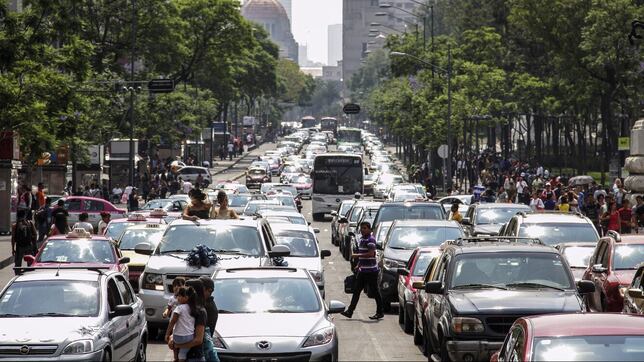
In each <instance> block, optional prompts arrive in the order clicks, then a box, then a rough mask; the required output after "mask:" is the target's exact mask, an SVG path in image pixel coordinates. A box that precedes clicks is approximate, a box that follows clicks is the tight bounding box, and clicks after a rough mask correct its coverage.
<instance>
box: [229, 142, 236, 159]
mask: <svg viewBox="0 0 644 362" xmlns="http://www.w3.org/2000/svg"><path fill="white" fill-rule="evenodd" d="M234 151H235V147H234V146H233V143H232V142H231V141H228V160H229V161H232V160H233V156H234V155H233V152H234Z"/></svg>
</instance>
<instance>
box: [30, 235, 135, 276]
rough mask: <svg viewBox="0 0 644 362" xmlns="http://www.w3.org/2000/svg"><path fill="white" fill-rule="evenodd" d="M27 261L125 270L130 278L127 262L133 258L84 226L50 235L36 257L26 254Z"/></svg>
mask: <svg viewBox="0 0 644 362" xmlns="http://www.w3.org/2000/svg"><path fill="white" fill-rule="evenodd" d="M24 261H25V262H27V265H29V266H31V267H51V266H54V267H55V266H60V265H70V266H80V267H87V268H104V269H109V270H114V271H117V272H121V273H122V274H123V275H124V276H125V278H129V268H128V266H127V263H129V262H130V258H128V257H124V256H123V255H122V254H121V252H120V251H119V250H118V248H117V247H116V244H114V243H113V242H112V239H110V238H108V237H105V236H103V235H93V234H90V233H88V232H87V230H85V229H80V228H77V229H74V230H72V231H70V232H69V233H67V234H65V235H55V236H51V237H49V238H47V240H45V242H44V243H43V244H42V246H41V247H40V250H38V253H36V256H32V255H25V257H24Z"/></svg>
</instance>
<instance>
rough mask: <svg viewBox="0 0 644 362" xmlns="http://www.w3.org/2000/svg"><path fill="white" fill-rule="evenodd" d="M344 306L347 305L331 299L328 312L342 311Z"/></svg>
mask: <svg viewBox="0 0 644 362" xmlns="http://www.w3.org/2000/svg"><path fill="white" fill-rule="evenodd" d="M346 308H347V306H346V305H344V303H342V302H340V301H337V300H332V301H330V302H329V314H337V313H342V312H344V310H345V309H346Z"/></svg>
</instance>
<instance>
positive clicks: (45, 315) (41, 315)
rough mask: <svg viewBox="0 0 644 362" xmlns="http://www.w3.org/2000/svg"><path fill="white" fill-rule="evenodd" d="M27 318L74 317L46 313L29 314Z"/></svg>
mask: <svg viewBox="0 0 644 362" xmlns="http://www.w3.org/2000/svg"><path fill="white" fill-rule="evenodd" d="M29 317H76V316H75V315H72V314H65V313H57V312H47V313H36V314H31V315H29Z"/></svg>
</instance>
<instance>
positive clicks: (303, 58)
mask: <svg viewBox="0 0 644 362" xmlns="http://www.w3.org/2000/svg"><path fill="white" fill-rule="evenodd" d="M308 62H309V48H308V46H306V44H304V45H300V46H299V52H298V60H297V64H299V66H300V67H306V66H307V64H308Z"/></svg>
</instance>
